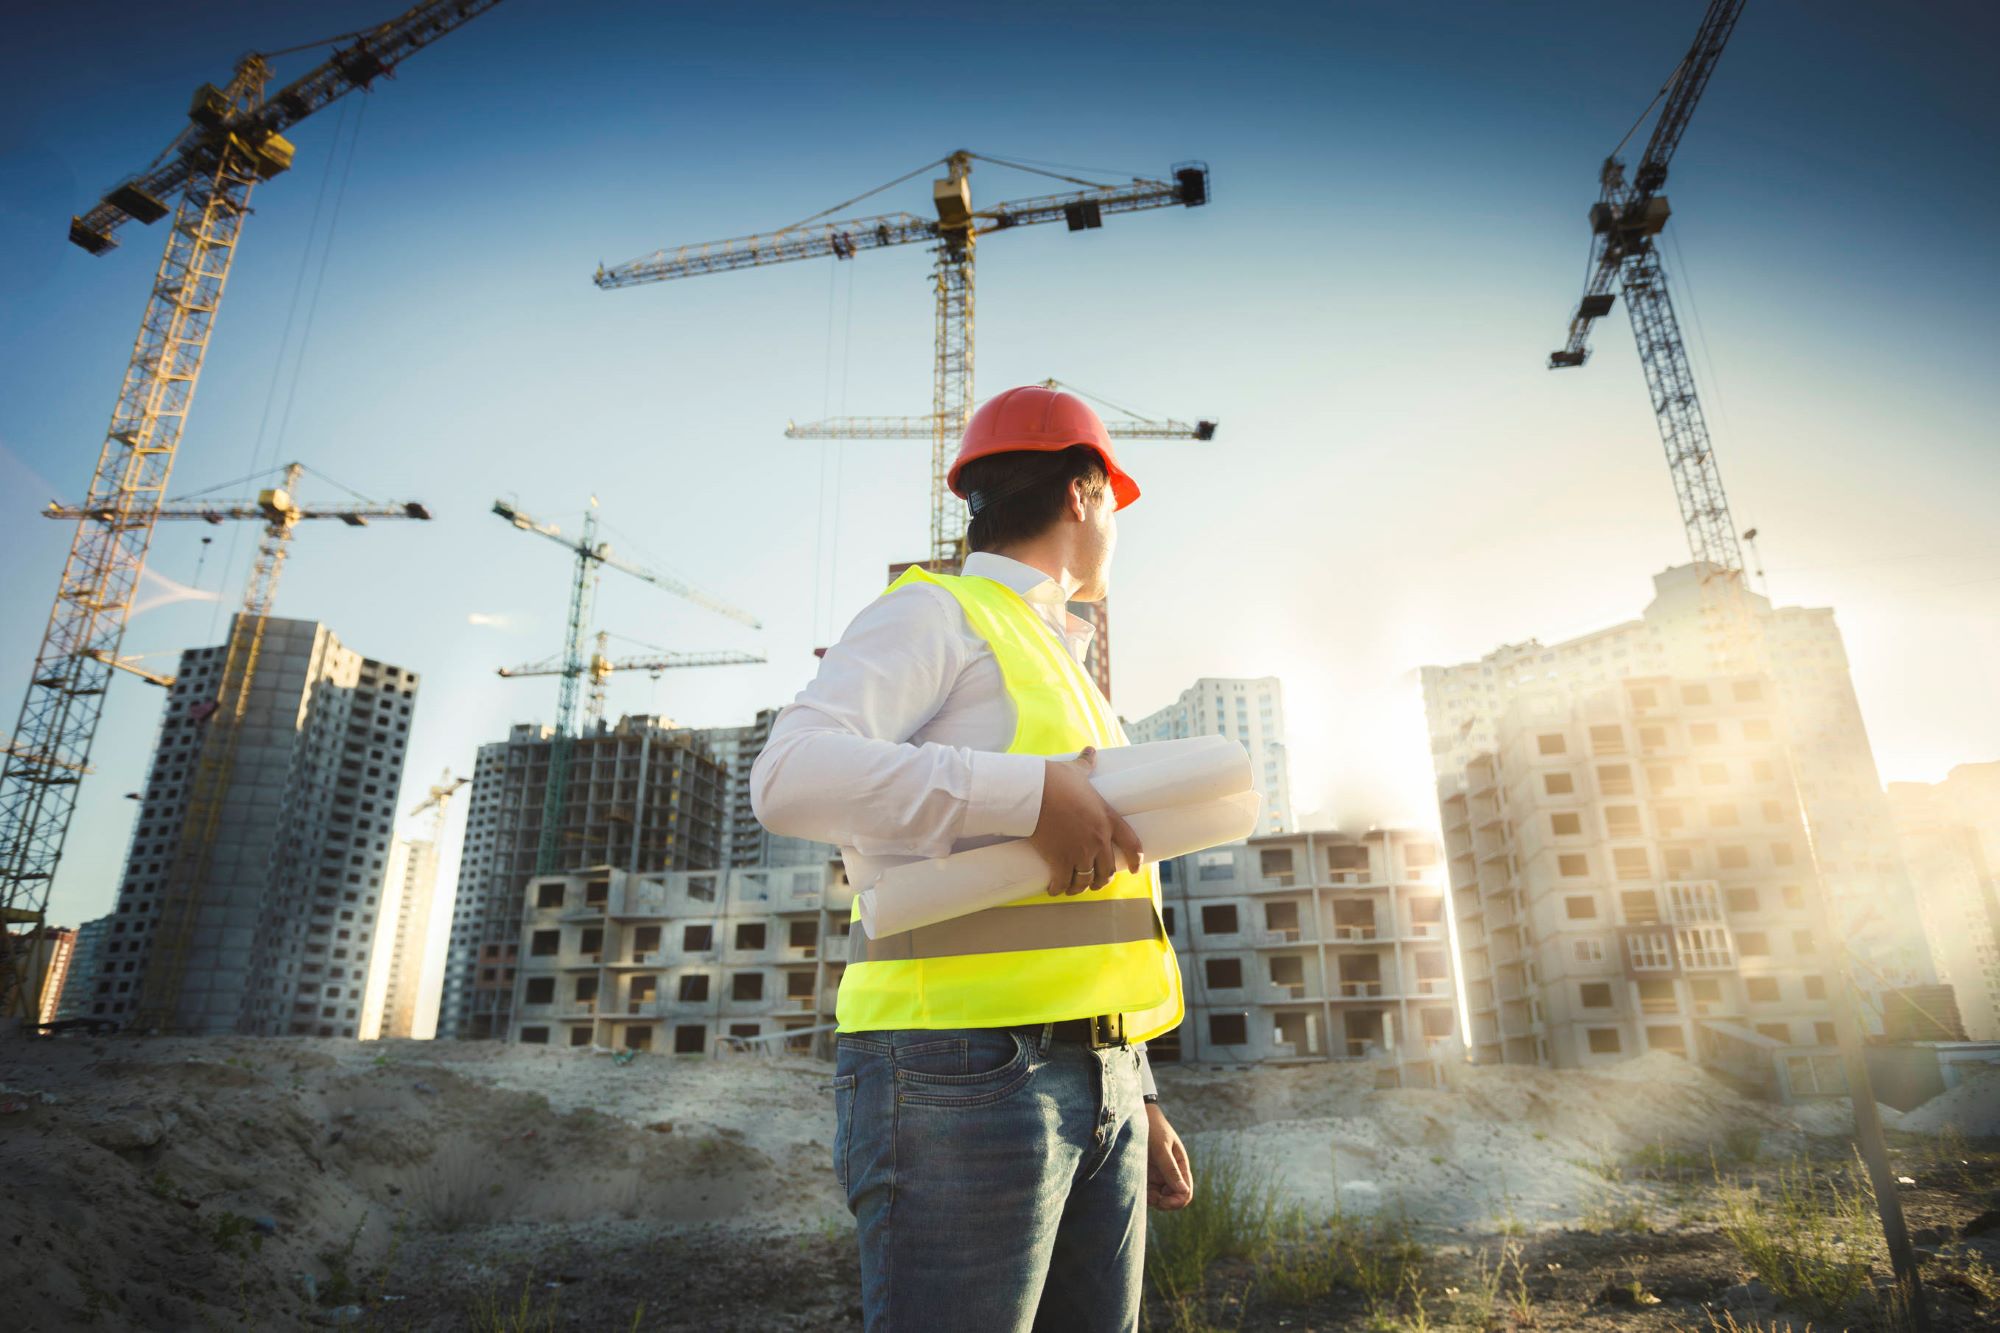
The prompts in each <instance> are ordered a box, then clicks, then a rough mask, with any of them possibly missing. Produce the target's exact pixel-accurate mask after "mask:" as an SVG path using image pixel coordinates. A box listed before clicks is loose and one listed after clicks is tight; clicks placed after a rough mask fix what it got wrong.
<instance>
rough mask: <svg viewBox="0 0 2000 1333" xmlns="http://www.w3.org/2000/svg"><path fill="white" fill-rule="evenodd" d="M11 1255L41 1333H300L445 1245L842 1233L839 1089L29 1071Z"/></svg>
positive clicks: (703, 1073)
mask: <svg viewBox="0 0 2000 1333" xmlns="http://www.w3.org/2000/svg"><path fill="white" fill-rule="evenodd" d="M20 1052H25V1057H24V1058H21V1059H18V1060H17V1061H16V1062H14V1063H11V1064H10V1065H9V1066H8V1067H7V1068H6V1070H5V1072H4V1075H0V1082H4V1083H5V1084H6V1086H7V1087H8V1089H10V1096H8V1097H7V1098H5V1099H0V1100H4V1101H5V1103H6V1104H7V1105H10V1106H19V1107H20V1108H21V1109H19V1110H15V1111H12V1112H10V1113H9V1114H7V1115H6V1116H5V1117H4V1119H0V1244H5V1245H6V1249H5V1250H4V1251H0V1252H4V1253H6V1254H7V1257H8V1259H9V1261H10V1262H9V1263H8V1265H7V1270H8V1272H9V1283H8V1285H9V1291H10V1296H12V1297H13V1298H14V1301H13V1304H12V1306H11V1308H10V1314H14V1315H19V1314H20V1312H22V1311H26V1312H28V1317H27V1321H26V1322H25V1323H11V1322H10V1327H17V1328H23V1329H67V1328H72V1327H76V1326H78V1325H79V1324H82V1323H88V1322H91V1321H92V1320H93V1319H98V1320H101V1321H103V1322H105V1324H106V1326H110V1327H144V1328H191V1327H209V1326H221V1325H224V1324H228V1325H231V1326H235V1325H238V1324H247V1325H248V1326H251V1327H261V1328H277V1327H295V1326H298V1325H300V1324H301V1323H302V1322H306V1321H310V1320H312V1319H314V1318H327V1319H332V1318H336V1317H337V1316H336V1315H335V1314H334V1312H335V1311H337V1310H338V1309H339V1307H341V1306H344V1305H348V1304H351V1303H353V1302H354V1301H355V1300H357V1299H358V1298H359V1296H360V1292H361V1288H362V1287H363V1286H364V1285H365V1284H366V1283H367V1282H368V1280H369V1278H368V1275H369V1274H370V1273H371V1272H373V1271H375V1269H376V1268H377V1267H378V1266H379V1264H380V1261H381V1260H382V1258H383V1257H384V1256H385V1255H386V1254H387V1253H388V1252H389V1251H390V1250H391V1248H392V1247H394V1246H396V1245H400V1244H404V1243H406V1242H410V1241H413V1240H415V1239H420V1238H422V1237H423V1236H425V1235H443V1234H449V1233H460V1234H463V1233H467V1232H471V1231H482V1232H483V1231H487V1230H494V1229H505V1228H509V1227H515V1228H518V1227H520V1226H523V1225H533V1224H542V1225H548V1224H557V1225H572V1224H577V1225H582V1224H591V1223H597V1222H603V1221H615V1220H618V1219H631V1220H632V1221H633V1222H634V1224H636V1225H641V1226H651V1227H654V1228H657V1229H661V1230H672V1229H676V1228H684V1227H689V1226H698V1225H703V1224H714V1223H725V1222H726V1223H731V1224H739V1223H752V1224H756V1225H761V1226H766V1227H771V1226H777V1227H792V1228H796V1227H799V1226H802V1225H804V1224H805V1223H807V1222H809V1221H818V1220H819V1219H821V1218H823V1217H825V1216H826V1215H828V1214H829V1213H831V1212H833V1211H835V1210H837V1209H838V1208H839V1206H840V1205H839V1200H838V1198H837V1197H836V1195H835V1192H834V1189H833V1184H832V1178H831V1173H830V1172H829V1171H828V1170H827V1166H826V1161H827V1154H826V1147H825V1143H826V1140H827V1137H828V1130H829V1126H828V1125H826V1124H825V1123H823V1122H825V1121H829V1120H830V1119H831V1114H830V1105H829V1103H828V1101H827V1099H826V1095H825V1094H824V1093H823V1092H821V1091H820V1089H821V1087H822V1086H823V1085H824V1084H825V1083H826V1080H827V1072H826V1070H825V1067H824V1066H821V1065H818V1064H815V1063H813V1062H810V1061H795V1060H766V1061H756V1062H752V1061H747V1060H745V1061H734V1062H729V1061H720V1062H710V1061H694V1062H688V1061H674V1060H670V1059H664V1058H659V1057H653V1058H648V1059H643V1060H640V1061H636V1062H634V1063H632V1064H630V1065H625V1066H619V1065H614V1064H613V1063H612V1062H611V1061H610V1060H609V1059H608V1058H601V1057H598V1058H593V1057H589V1056H571V1055H567V1054H565V1053H558V1052H542V1051H534V1050H520V1049H514V1050H507V1049H504V1048H500V1047H497V1046H486V1045H479V1046H469V1045H468V1046H457V1045H455V1044H444V1043H438V1044H431V1043H386V1044H376V1043H370V1044H368V1045H365V1046H363V1045H359V1044H356V1043H351V1042H347V1043H343V1042H334V1041H299V1040H277V1039H272V1040H250V1039H220V1040H211V1041H200V1042H196V1041H171V1040H152V1041H140V1040H136V1039H130V1038H119V1039H112V1040H107V1041H96V1042H83V1041H60V1042H48V1043H37V1044H35V1045H33V1046H29V1047H16V1048H15V1052H13V1053H20Z"/></svg>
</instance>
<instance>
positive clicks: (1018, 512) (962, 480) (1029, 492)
mask: <svg viewBox="0 0 2000 1333" xmlns="http://www.w3.org/2000/svg"><path fill="white" fill-rule="evenodd" d="M958 481H959V485H961V486H963V487H964V488H965V493H966V495H967V497H968V500H967V503H968V504H970V505H971V506H972V523H971V526H970V527H969V528H968V529H967V530H966V545H967V546H968V547H970V548H971V549H972V550H975V551H992V550H997V549H998V548H1000V547H1002V546H1012V545H1014V544H1015V543H1017V542H1024V541H1032V540H1033V539H1034V538H1036V537H1039V536H1041V535H1042V534H1043V533H1045V532H1047V531H1048V530H1049V529H1050V528H1052V527H1054V526H1055V524H1056V521H1057V520H1058V519H1059V518H1061V517H1062V513H1063V510H1064V509H1066V508H1067V507H1068V506H1069V488H1070V483H1071V482H1075V481H1081V482H1082V483H1083V495H1084V498H1085V499H1087V500H1094V499H1096V498H1097V497H1098V496H1100V495H1102V494H1103V493H1104V490H1105V488H1106V487H1107V486H1109V485H1110V478H1109V477H1108V476H1106V475H1105V471H1104V461H1103V460H1102V459H1101V458H1099V457H1098V456H1097V451H1096V450H1095V449H1092V448H1091V447H1089V446H1088V445H1082V444H1073V445H1071V446H1070V447H1069V448H1067V449H1063V450H1060V451H1057V452H1055V453H1032V452H1025V451H1014V452H1010V453H1004V454H989V455H987V456H986V457H985V458H975V459H973V460H972V461H971V462H970V463H967V464H966V465H965V466H964V467H963V468H961V469H959V473H958Z"/></svg>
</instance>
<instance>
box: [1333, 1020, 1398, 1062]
mask: <svg viewBox="0 0 2000 1333" xmlns="http://www.w3.org/2000/svg"><path fill="white" fill-rule="evenodd" d="M1341 1032H1342V1034H1343V1035H1344V1036H1345V1038H1346V1041H1347V1054H1348V1055H1349V1056H1350V1057H1353V1058H1356V1059H1358V1058H1361V1057H1363V1056H1369V1055H1373V1054H1375V1053H1376V1052H1377V1051H1382V1050H1386V1049H1387V1048H1388V1042H1387V1040H1386V1039H1385V1038H1384V1036H1383V1026H1382V1011H1381V1010H1380V1009H1356V1010H1351V1011H1349V1012H1348V1013H1347V1014H1345V1015H1343V1016H1342V1020H1341Z"/></svg>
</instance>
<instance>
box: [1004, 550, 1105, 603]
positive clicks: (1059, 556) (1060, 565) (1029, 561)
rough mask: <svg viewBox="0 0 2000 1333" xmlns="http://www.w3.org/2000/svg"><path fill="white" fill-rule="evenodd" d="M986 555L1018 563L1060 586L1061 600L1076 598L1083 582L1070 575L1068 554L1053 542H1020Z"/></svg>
mask: <svg viewBox="0 0 2000 1333" xmlns="http://www.w3.org/2000/svg"><path fill="white" fill-rule="evenodd" d="M988 554H991V555H997V556H1001V557H1003V558H1005V559H1008V560H1014V561H1018V562H1019V563H1021V564H1024V565H1026V566H1028V568H1030V569H1034V570H1038V571H1040V572H1041V573H1043V574H1046V575H1048V576H1049V578H1051V579H1053V580H1054V581H1055V582H1056V583H1058V584H1060V585H1061V587H1062V590H1063V599H1064V600H1065V601H1068V600H1070V599H1072V598H1074V597H1075V596H1076V590H1077V589H1078V588H1081V587H1082V586H1083V581H1082V580H1081V579H1079V578H1077V577H1076V575H1074V574H1072V573H1070V568H1069V559H1068V552H1067V551H1065V550H1063V549H1062V548H1061V546H1060V545H1059V544H1058V543H1055V542H1022V543H1020V544H1018V545H1015V546H1007V547H1002V548H999V549H996V550H994V551H991V552H989V553H988Z"/></svg>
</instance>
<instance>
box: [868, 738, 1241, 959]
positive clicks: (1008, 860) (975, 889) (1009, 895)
mask: <svg viewBox="0 0 2000 1333" xmlns="http://www.w3.org/2000/svg"><path fill="white" fill-rule="evenodd" d="M1228 745H1229V748H1230V749H1232V750H1235V751H1236V753H1237V754H1238V755H1239V756H1240V755H1242V753H1243V751H1242V748H1241V747H1240V746H1238V745H1236V744H1235V742H1233V741H1232V742H1228ZM1130 748H1133V749H1137V748H1140V747H1137V746H1133V747H1130ZM1135 771H1136V770H1135ZM1245 785H1247V765H1246V784H1245ZM1114 808H1115V803H1114ZM1262 808H1263V798H1261V797H1260V796H1258V795H1257V793H1256V792H1254V791H1240V790H1239V791H1237V792H1234V793H1232V794H1230V795H1226V796H1223V797H1221V798H1220V799H1217V800H1208V801H1196V802H1192V803H1188V804H1181V805H1173V806H1168V807H1166V808H1164V809H1151V810H1140V811H1137V812H1135V813H1132V814H1130V815H1127V816H1126V822H1127V823H1129V824H1130V825H1131V826H1132V831H1133V832H1134V833H1137V834H1138V835H1139V844H1140V846H1142V847H1144V848H1145V852H1146V859H1147V860H1148V861H1164V860H1166V859H1168V858H1169V857H1174V856H1186V855H1187V854H1188V853H1190V852H1199V851H1203V850H1205V849H1207V848H1209V847H1219V846H1221V845H1222V844H1223V843H1226V842H1236V841H1238V840H1239V839H1242V838H1247V837H1249V836H1250V835H1251V834H1252V833H1254V832H1255V831H1256V829H1257V816H1258V815H1259V813H1260V812H1261V810H1262ZM1119 813H1120V814H1124V813H1125V812H1124V811H1122V810H1120V811H1119ZM1048 883H1049V870H1048V866H1047V865H1046V864H1044V863H1043V861H1042V858H1041V856H1040V854H1038V853H1037V852H1036V851H1035V849H1034V848H1033V847H1032V846H1030V845H1029V844H1028V843H1027V842H1026V841H1025V840H1023V839H1018V838H1017V839H1015V840H1013V841H1010V842H996V843H994V844H992V845H991V846H988V847H977V848H974V849H973V850H971V851H969V852H954V853H952V854H951V855H950V856H946V857H942V858H940V859H937V860H932V861H915V862H912V863H910V864H908V865H901V866H897V867H895V868H894V869H891V870H887V871H884V872H883V874H882V877H881V878H880V879H878V880H876V881H875V883H874V884H873V885H872V886H871V887H869V888H867V889H863V890H862V891H861V892H860V893H859V894H858V895H856V901H857V902H858V903H859V904H860V909H861V928H862V929H863V930H865V931H867V932H868V938H870V939H879V938H880V937H881V936H884V935H894V934H897V933H898V932H900V931H905V930H915V929H916V928H917V927H919V926H931V925H936V924H937V923H938V922H940V921H949V920H951V919H953V918H954V917H961V916H966V915H968V914H970V913H973V912H983V911H985V910H986V909H987V908H989V907H1002V906H1005V905H1006V904H1008V903H1011V902H1014V901H1015V900H1017V899H1020V898H1025V897H1028V896H1029V895H1031V894H1036V893H1043V892H1046V891H1047V889H1048Z"/></svg>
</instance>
